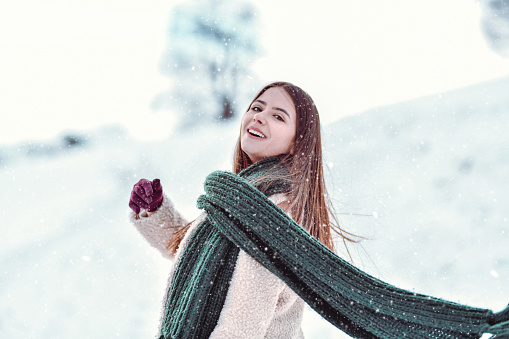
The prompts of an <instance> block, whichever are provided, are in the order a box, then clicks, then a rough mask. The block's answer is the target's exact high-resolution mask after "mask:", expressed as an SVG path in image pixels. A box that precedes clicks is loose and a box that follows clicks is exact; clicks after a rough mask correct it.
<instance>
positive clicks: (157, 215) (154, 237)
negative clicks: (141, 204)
mask: <svg viewBox="0 0 509 339" xmlns="http://www.w3.org/2000/svg"><path fill="white" fill-rule="evenodd" d="M149 213H150V212H146V211H143V212H142V213H141V214H140V216H139V217H137V215H136V214H135V213H134V212H133V211H131V212H130V213H129V219H130V221H131V222H132V223H133V224H134V225H135V226H136V228H137V229H138V231H139V232H140V233H141V234H142V235H143V237H144V238H145V239H146V240H147V241H148V242H149V243H150V245H152V246H154V247H155V248H157V249H158V250H159V251H160V252H161V254H162V255H163V256H165V257H167V258H171V257H172V253H171V252H170V251H169V250H168V248H167V246H168V243H169V242H170V240H171V239H172V237H173V235H174V234H175V233H176V232H177V231H179V230H180V229H181V228H182V227H183V226H185V225H187V223H188V222H187V220H186V219H185V218H184V217H182V215H181V214H180V213H179V212H178V211H177V210H176V209H175V207H174V205H173V203H172V202H171V200H170V199H169V198H168V197H167V196H166V195H164V197H163V203H162V205H161V206H160V207H159V208H158V209H157V211H155V212H152V213H150V215H149Z"/></svg>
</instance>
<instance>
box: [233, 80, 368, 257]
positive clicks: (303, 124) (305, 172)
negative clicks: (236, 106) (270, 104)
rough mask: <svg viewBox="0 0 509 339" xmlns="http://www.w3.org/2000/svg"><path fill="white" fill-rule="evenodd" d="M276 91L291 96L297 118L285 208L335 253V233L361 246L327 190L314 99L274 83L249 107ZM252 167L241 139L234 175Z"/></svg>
mask: <svg viewBox="0 0 509 339" xmlns="http://www.w3.org/2000/svg"><path fill="white" fill-rule="evenodd" d="M273 87H278V88H282V89H284V90H285V91H286V93H288V95H289V96H290V97H291V98H292V101H293V104H294V106H295V111H296V116H297V124H296V131H295V138H294V140H293V145H292V147H291V149H292V151H291V154H285V155H283V156H281V159H282V162H283V163H284V164H285V165H286V167H287V168H288V169H289V171H290V178H291V181H292V185H291V187H292V188H291V191H290V193H289V196H288V204H287V205H286V206H282V207H283V208H284V209H285V210H287V211H288V212H290V214H291V216H292V218H293V220H295V222H297V223H298V224H300V225H301V226H302V227H304V228H305V229H306V230H307V231H308V232H309V233H310V234H311V235H312V236H313V237H315V238H316V239H318V240H319V241H320V242H321V243H322V244H324V245H325V246H327V247H328V248H329V249H331V250H334V241H333V236H332V232H335V233H336V234H338V235H339V236H340V238H341V240H342V241H343V243H344V244H345V245H346V243H347V242H357V241H358V240H356V238H357V237H356V236H355V235H353V234H351V233H349V232H346V231H345V230H343V229H342V228H341V227H340V226H339V223H338V222H337V219H336V215H335V213H334V208H333V205H332V203H331V201H330V198H329V195H328V193H327V189H326V187H325V178H324V174H323V162H322V141H321V131H320V118H319V115H318V110H317V108H316V106H315V103H314V102H313V99H311V96H309V94H307V93H306V92H305V91H304V90H302V89H301V88H300V87H298V86H295V85H293V84H291V83H288V82H274V83H271V84H268V85H267V86H265V87H264V88H262V90H260V92H259V93H258V94H257V95H256V96H255V98H254V99H253V101H252V102H251V104H250V105H249V107H251V105H252V104H253V102H254V101H255V100H256V99H258V98H259V97H260V96H261V95H262V94H263V93H265V91H267V90H268V89H269V88H273ZM248 109H249V108H248ZM249 165H251V160H250V159H249V157H248V156H247V154H246V153H244V151H242V149H241V145H240V137H239V139H238V140H237V144H236V147H235V151H234V155H233V172H234V173H239V172H240V171H242V170H243V169H245V168H247V167H248V166H249ZM347 251H348V248H347Z"/></svg>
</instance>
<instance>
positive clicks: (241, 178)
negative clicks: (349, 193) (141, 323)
mask: <svg viewBox="0 0 509 339" xmlns="http://www.w3.org/2000/svg"><path fill="white" fill-rule="evenodd" d="M267 174H270V175H273V176H276V177H279V179H277V180H261V181H260V180H259V179H260V178H263V177H266V176H267ZM257 187H258V188H260V189H262V191H264V193H265V194H264V193H262V192H261V191H260V190H259V189H257ZM288 189H289V184H288V182H287V181H285V180H284V168H282V166H281V165H278V159H277V158H271V159H266V160H263V161H260V162H258V163H256V164H254V165H252V166H250V167H249V168H248V169H246V170H244V171H243V172H241V173H240V174H239V175H236V174H233V173H230V172H221V171H217V172H213V173H212V174H210V175H209V176H208V177H207V179H206V181H205V195H202V196H201V197H200V198H199V199H198V207H199V208H202V209H205V211H206V212H207V218H206V219H205V220H204V221H203V222H202V223H201V224H200V225H199V226H198V227H197V229H196V231H195V232H194V233H193V234H192V236H191V237H190V239H189V242H188V245H187V246H186V248H185V250H184V252H183V253H182V255H181V257H180V260H179V262H178V263H177V268H176V270H175V274H174V276H173V279H172V284H171V288H170V289H169V291H168V296H167V303H166V307H165V313H164V317H163V324H162V327H161V336H160V339H163V338H164V339H168V338H208V337H209V336H210V334H211V333H212V331H213V330H214V328H215V326H216V324H217V320H218V318H219V314H220V312H221V309H222V307H223V304H224V301H225V298H226V293H227V291H228V287H229V282H230V280H231V277H232V274H233V270H234V268H235V263H236V260H237V256H238V253H239V248H240V249H242V250H243V251H245V252H246V253H247V254H249V255H250V256H251V257H253V258H254V259H255V260H256V261H258V262H259V263H260V264H261V265H263V266H264V267H265V268H266V269H268V270H269V271H270V272H272V273H273V274H274V275H276V276H277V277H279V278H280V279H281V280H283V281H284V282H285V283H286V284H287V285H288V286H289V287H290V288H291V289H292V290H293V291H295V293H297V294H298V295H299V296H300V297H301V298H302V299H303V300H304V301H305V302H306V303H307V304H308V305H310V306H311V307H312V308H313V309H314V310H315V311H316V312H318V313H319V314H320V315H321V316H322V317H324V318H325V319H326V320H328V321H329V322H330V323H332V324H333V325H335V326H336V327H338V328H339V329H341V330H342V331H344V332H345V333H347V334H349V335H350V336H352V337H355V338H403V337H407V338H480V337H481V336H482V334H483V333H491V334H493V336H492V337H491V338H497V339H502V338H509V307H508V308H506V309H505V310H504V311H502V312H499V313H493V312H492V311H491V310H488V309H480V308H474V307H469V306H465V305H461V304H457V303H453V302H449V301H445V300H441V299H438V298H434V297H430V296H426V295H422V294H417V293H413V292H409V291H406V290H403V289H399V288H397V287H394V286H392V285H389V284H387V283H385V282H383V281H381V280H379V279H376V278H374V277H372V276H370V275H368V274H366V273H365V272H363V271H361V270H359V269H357V268H356V267H354V266H353V265H351V264H349V263H348V262H346V261H345V260H343V259H341V258H340V257H338V256H337V255H336V254H335V253H333V252H332V251H330V250H329V249H328V248H326V247H325V246H324V245H322V244H321V243H320V242H319V241H317V240H316V239H315V238H313V237H312V236H310V235H309V233H307V232H306V231H305V230H304V229H303V228H302V227H301V226H299V225H298V224H296V223H295V222H294V221H293V220H292V219H291V218H289V217H288V216H287V215H286V214H285V213H284V212H283V211H282V210H281V209H280V208H279V207H278V206H276V205H275V204H274V203H272V202H271V201H270V200H269V199H268V198H267V196H270V195H272V194H275V193H280V192H287V191H288Z"/></svg>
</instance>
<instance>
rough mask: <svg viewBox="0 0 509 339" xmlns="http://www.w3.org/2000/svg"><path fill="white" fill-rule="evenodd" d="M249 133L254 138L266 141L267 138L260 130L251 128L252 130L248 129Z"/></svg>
mask: <svg viewBox="0 0 509 339" xmlns="http://www.w3.org/2000/svg"><path fill="white" fill-rule="evenodd" d="M247 132H248V133H249V134H251V135H252V136H254V137H258V138H262V139H265V138H266V136H265V134H263V133H262V132H261V131H260V130H259V129H257V128H253V127H250V128H248V129H247Z"/></svg>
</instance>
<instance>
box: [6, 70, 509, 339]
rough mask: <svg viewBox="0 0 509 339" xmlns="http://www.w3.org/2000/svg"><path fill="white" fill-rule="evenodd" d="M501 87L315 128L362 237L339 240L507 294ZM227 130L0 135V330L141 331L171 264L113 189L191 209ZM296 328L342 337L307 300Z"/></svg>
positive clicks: (37, 333) (494, 302) (498, 302)
mask: <svg viewBox="0 0 509 339" xmlns="http://www.w3.org/2000/svg"><path fill="white" fill-rule="evenodd" d="M508 89H509V79H507V78H505V79H501V80H499V81H495V82H492V83H488V84H481V85H478V86H475V87H471V88H466V89H463V90H460V91H456V92H451V93H444V94H442V95H441V96H432V97H426V98H421V99H417V100H414V101H410V102H405V103H401V104H398V105H392V106H387V107H379V108H377V109H374V110H371V111H367V112H364V113H362V114H359V115H356V116H352V117H348V118H346V119H343V120H340V121H338V122H337V123H334V124H332V125H327V126H325V128H324V144H325V148H324V150H325V151H324V155H325V164H327V166H325V167H326V168H325V171H326V173H327V176H328V179H327V180H328V183H329V192H330V194H331V196H332V198H333V201H334V202H335V204H336V211H337V212H338V213H339V215H338V216H339V220H340V222H341V224H342V226H343V227H344V228H346V229H347V230H350V231H353V232H355V233H357V234H360V235H363V236H365V237H367V238H368V239H367V240H365V241H363V242H362V243H361V245H351V246H350V252H351V253H352V257H353V259H354V263H355V264H356V265H357V266H359V267H361V268H362V269H364V270H366V271H367V272H369V273H370V274H373V275H375V276H377V277H380V278H381V279H383V280H385V281H388V282H390V283H392V284H394V285H396V286H399V287H403V288H407V289H410V290H413V291H416V292H420V293H426V294H431V295H433V296H437V297H441V298H444V299H448V300H452V301H459V302H462V303H466V304H469V305H472V306H478V307H486V308H491V309H494V310H500V309H502V308H503V307H504V306H505V305H506V304H507V303H508V302H509V287H508V284H507V280H508V278H509V258H508V257H507V243H508V240H509V228H508V217H509V216H508V211H509V201H508V200H507V197H508V190H509V176H508V175H507V173H509V151H508V150H509V140H508V138H509V137H508V136H507V130H509V114H508V113H509V98H508V97H507V93H508ZM319 108H320V107H319ZM237 133H238V121H233V122H231V123H227V124H222V125H217V126H214V128H210V126H208V127H204V128H196V129H194V130H189V131H186V132H181V133H175V134H173V136H172V137H171V138H170V139H168V140H166V141H164V142H158V143H139V142H135V141H133V140H131V139H130V138H129V137H128V136H127V135H126V134H124V132H123V131H122V130H121V129H116V128H104V129H100V130H96V131H91V132H90V131H89V132H87V133H86V141H87V142H86V143H84V144H83V145H79V146H75V147H70V148H69V149H61V150H58V151H55V152H53V153H51V154H46V153H43V152H42V153H33V154H30V155H29V154H27V153H26V149H27V147H28V146H29V145H30V143H28V142H27V143H25V144H23V145H18V146H16V147H10V148H7V147H2V146H0V151H1V152H0V166H1V168H0V187H2V192H3V194H2V195H1V196H0V204H1V206H2V207H1V208H0V216H1V220H2V221H1V225H2V227H1V231H2V232H1V236H0V267H1V271H0V272H1V275H0V304H1V305H2V307H1V308H0V337H1V338H70V337H73V338H76V337H78V338H91V337H93V338H111V337H122V338H147V337H153V336H155V334H156V330H157V324H158V321H159V312H160V309H161V300H162V296H163V293H164V291H165V286H166V278H167V274H168V271H169V267H170V265H171V263H170V262H169V261H167V260H165V259H164V258H162V257H161V256H160V255H159V253H158V252H157V251H156V250H155V249H153V248H151V247H150V246H149V245H148V244H147V243H146V242H145V241H144V240H143V238H142V237H141V236H140V235H139V234H138V233H137V231H136V230H135V229H134V227H133V226H132V225H130V223H129V222H128V220H127V213H128V205H127V204H128V199H129V192H130V190H131V188H132V185H134V183H136V182H137V181H138V180H139V179H140V178H142V177H146V178H149V179H153V178H156V177H157V178H160V179H161V183H162V185H163V188H164V190H165V192H166V193H168V194H169V195H170V196H172V197H173V198H174V202H175V204H176V206H177V208H179V209H180V210H181V211H182V212H183V213H184V214H185V215H187V216H188V217H190V218H192V217H193V216H196V215H197V214H198V210H197V209H196V207H195V200H196V198H197V197H198V195H199V194H201V192H202V183H203V180H204V178H205V176H206V175H207V174H208V173H209V172H211V171H213V170H216V169H229V168H230V166H231V160H230V157H231V154H232V151H233V146H234V144H235V140H236V136H237ZM33 144H37V143H36V142H33ZM41 149H44V147H42V148H41ZM57 149H58V148H57ZM339 252H340V255H342V256H344V257H347V256H346V254H345V253H346V251H345V250H344V249H342V250H340V251H339ZM304 330H305V334H306V337H308V338H317V337H319V338H342V337H343V338H346V337H347V336H346V335H343V334H341V332H340V331H339V330H337V329H335V328H334V327H333V326H331V325H329V324H328V323H326V322H325V321H323V320H321V319H320V317H319V316H318V315H317V314H315V313H314V312H313V311H311V310H307V311H306V314H305V320H304Z"/></svg>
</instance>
